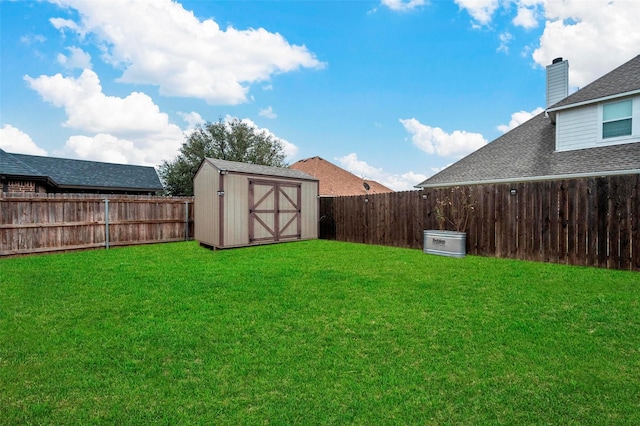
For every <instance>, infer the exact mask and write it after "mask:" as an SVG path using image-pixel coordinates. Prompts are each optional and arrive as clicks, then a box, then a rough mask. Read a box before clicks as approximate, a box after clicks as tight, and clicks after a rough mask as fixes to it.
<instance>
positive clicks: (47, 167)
mask: <svg viewBox="0 0 640 426" xmlns="http://www.w3.org/2000/svg"><path fill="white" fill-rule="evenodd" d="M0 151H1V153H0V155H1V157H0V158H2V163H1V164H0V165H1V167H0V174H3V175H12V176H25V177H46V178H49V179H50V180H51V181H53V183H55V184H56V185H57V186H58V187H61V188H86V189H102V190H108V189H114V190H136V191H161V190H162V189H163V187H162V184H161V183H160V179H159V178H158V174H157V173H156V171H155V169H154V168H153V167H147V166H133V165H129V164H114V163H102V162H97V161H86V160H72V159H67V158H56V157H41V156H36V155H25V154H12V153H7V152H5V151H2V150H0ZM5 159H6V162H5Z"/></svg>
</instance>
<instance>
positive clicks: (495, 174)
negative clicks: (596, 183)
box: [416, 55, 640, 188]
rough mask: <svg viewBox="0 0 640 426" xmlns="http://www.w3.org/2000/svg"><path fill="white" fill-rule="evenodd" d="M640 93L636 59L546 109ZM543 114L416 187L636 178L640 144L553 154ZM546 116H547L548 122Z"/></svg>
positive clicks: (549, 123) (552, 134)
mask: <svg viewBox="0 0 640 426" xmlns="http://www.w3.org/2000/svg"><path fill="white" fill-rule="evenodd" d="M632 93H640V55H638V56H636V57H635V58H633V59H631V60H630V61H628V62H627V63H625V64H623V65H621V66H620V67H618V68H616V69H614V70H613V71H611V72H610V73H608V74H606V75H605V76H603V77H601V78H599V79H598V80H596V81H594V82H593V83H591V84H589V85H587V86H585V87H584V88H583V89H581V90H579V91H577V92H576V93H574V94H572V95H571V96H568V97H567V98H565V99H563V100H562V101H560V102H557V103H556V104H554V105H552V107H551V108H550V109H549V110H547V112H549V111H553V110H558V109H564V108H570V107H572V106H578V105H583V104H585V103H590V102H595V101H597V100H602V99H603V98H605V99H606V98H609V97H615V96H616V95H626V94H632ZM547 112H543V113H541V114H539V115H537V116H535V117H534V118H532V119H531V120H529V121H526V122H525V123H523V124H521V125H520V126H518V127H516V128H515V129H513V130H511V131H510V132H508V133H505V134H504V135H502V136H500V137H499V138H498V139H496V140H494V141H493V142H491V143H489V144H487V145H485V146H483V147H482V148H480V149H478V150H477V151H474V152H472V153H471V154H469V155H468V156H466V157H465V158H463V159H461V160H460V161H458V162H456V163H454V164H452V165H451V166H449V167H447V168H446V169H444V170H442V171H441V172H440V173H437V174H436V175H434V176H432V177H430V178H429V179H427V180H425V181H424V182H422V183H419V184H418V185H416V187H423V188H424V187H437V186H453V185H468V184H476V183H491V182H516V181H525V180H540V179H558V178H569V177H580V176H602V175H611V174H617V173H618V174H621V173H640V142H631V143H626V144H620V145H609V146H602V147H596V148H585V149H578V150H571V151H556V150H555V148H556V133H555V130H556V129H555V125H554V123H553V121H552V119H553V114H547ZM549 115H551V117H549Z"/></svg>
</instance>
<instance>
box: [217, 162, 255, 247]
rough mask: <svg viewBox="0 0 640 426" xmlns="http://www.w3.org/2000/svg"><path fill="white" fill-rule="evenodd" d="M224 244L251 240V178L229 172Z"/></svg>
mask: <svg viewBox="0 0 640 426" xmlns="http://www.w3.org/2000/svg"><path fill="white" fill-rule="evenodd" d="M224 215H225V217H224V229H223V232H224V246H225V247H228V246H240V245H246V244H247V243H248V242H249V219H248V215H249V178H248V177H247V176H245V175H235V174H228V175H225V181H224Z"/></svg>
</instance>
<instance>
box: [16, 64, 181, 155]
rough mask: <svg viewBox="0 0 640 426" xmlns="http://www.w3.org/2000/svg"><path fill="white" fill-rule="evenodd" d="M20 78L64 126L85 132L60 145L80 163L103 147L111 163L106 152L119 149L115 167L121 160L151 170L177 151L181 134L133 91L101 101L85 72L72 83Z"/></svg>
mask: <svg viewBox="0 0 640 426" xmlns="http://www.w3.org/2000/svg"><path fill="white" fill-rule="evenodd" d="M24 78H25V80H26V81H27V82H28V83H29V85H30V87H31V88H32V89H33V90H35V91H37V92H38V93H39V94H40V96H41V97H42V98H43V99H44V100H45V101H48V102H51V103H52V104H54V105H55V106H57V107H61V108H64V110H65V112H66V115H67V121H65V122H64V123H63V124H64V126H66V127H69V128H73V129H77V130H79V131H81V132H82V133H85V136H83V137H82V138H79V139H73V138H72V139H70V140H69V141H68V142H67V144H66V145H65V149H66V150H67V151H73V152H74V153H75V154H76V155H78V156H79V157H80V158H87V159H95V160H100V159H102V158H103V156H104V155H106V154H105V153H104V152H102V148H101V147H100V146H101V144H106V145H107V146H108V150H109V154H108V155H109V156H110V158H111V157H114V158H115V156H114V155H113V153H112V151H114V150H116V146H120V151H119V152H120V153H121V154H122V155H123V157H121V160H120V162H123V160H122V158H126V159H127V162H131V163H135V164H146V165H156V164H159V163H160V162H161V161H162V160H163V159H169V158H172V157H173V156H175V154H176V152H177V150H178V149H179V148H180V145H181V143H182V140H183V137H184V135H183V131H182V130H181V129H180V127H178V126H176V125H175V124H171V123H170V122H169V116H168V115H167V114H166V113H163V112H160V108H159V107H158V106H157V105H156V104H155V103H154V102H153V100H152V99H151V98H150V97H149V96H148V95H146V94H145V93H142V92H133V93H131V94H130V95H129V96H127V97H125V98H120V97H116V96H107V95H105V94H104V93H103V92H102V86H101V85H100V80H99V78H98V75H97V74H96V73H95V72H93V71H92V70H88V69H85V70H84V71H83V72H82V74H81V75H80V77H78V78H77V79H76V78H73V77H63V76H62V75H61V74H56V75H54V76H46V75H42V76H40V77H37V78H32V77H29V76H25V77H24ZM87 133H88V134H91V135H92V136H87V135H86V134H87ZM89 139H91V140H92V141H89ZM81 143H85V144H86V146H81ZM131 144H132V145H131ZM142 153H143V154H144V155H142Z"/></svg>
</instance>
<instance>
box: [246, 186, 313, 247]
mask: <svg viewBox="0 0 640 426" xmlns="http://www.w3.org/2000/svg"><path fill="white" fill-rule="evenodd" d="M301 204H302V186H301V185H300V184H299V183H287V182H275V181H265V180H249V242H250V243H254V242H277V241H283V240H296V239H297V240H299V239H300V238H301V233H302V231H301V223H300V216H301Z"/></svg>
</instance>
